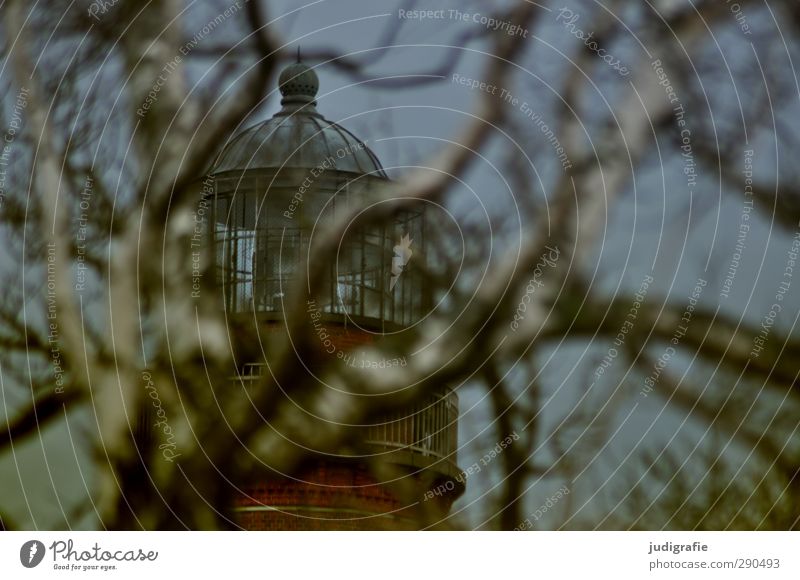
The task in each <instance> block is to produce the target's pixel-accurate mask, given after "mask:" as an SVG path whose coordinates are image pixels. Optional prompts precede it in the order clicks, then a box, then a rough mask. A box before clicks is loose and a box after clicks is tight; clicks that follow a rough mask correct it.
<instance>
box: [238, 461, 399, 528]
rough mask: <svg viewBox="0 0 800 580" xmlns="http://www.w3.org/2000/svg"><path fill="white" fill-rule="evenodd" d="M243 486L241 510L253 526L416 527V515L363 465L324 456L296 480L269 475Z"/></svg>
mask: <svg viewBox="0 0 800 580" xmlns="http://www.w3.org/2000/svg"><path fill="white" fill-rule="evenodd" d="M244 491H245V494H246V495H245V494H242V495H241V496H240V497H239V498H237V501H236V510H237V516H238V521H239V524H240V525H241V526H242V527H243V528H245V529H248V530H382V529H413V528H414V527H415V521H414V520H413V517H412V516H411V514H408V513H406V514H405V515H404V514H403V513H402V508H403V506H402V504H401V503H400V502H399V501H398V500H397V499H396V498H395V497H393V496H392V494H391V493H389V491H388V490H387V489H386V488H385V487H383V486H381V485H378V484H376V483H375V479H374V478H373V477H372V476H371V475H370V474H369V472H368V471H367V469H366V468H365V467H364V466H363V465H359V464H347V463H335V462H328V461H319V462H317V463H316V464H315V465H313V466H311V467H309V468H307V469H305V470H303V471H301V472H300V473H299V474H298V475H297V476H296V478H295V479H289V478H275V479H265V480H264V481H261V482H258V483H255V484H252V485H250V486H247V487H245V489H244ZM247 496H249V497H247ZM265 507H266V508H276V509H264V508H265Z"/></svg>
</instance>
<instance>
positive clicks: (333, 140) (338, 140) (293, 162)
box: [210, 61, 387, 178]
mask: <svg viewBox="0 0 800 580" xmlns="http://www.w3.org/2000/svg"><path fill="white" fill-rule="evenodd" d="M278 83H279V85H280V91H281V94H282V95H283V99H281V105H282V106H283V108H282V109H281V110H280V111H279V112H278V113H276V114H275V116H274V117H272V118H271V119H268V120H267V121H264V122H262V123H258V124H256V125H253V126H252V127H250V128H248V129H245V130H244V131H242V132H241V133H239V134H238V135H236V136H235V137H233V138H232V139H231V140H230V141H229V142H228V144H227V145H226V146H225V148H224V149H223V150H222V151H221V152H220V154H219V155H218V156H217V159H216V161H215V162H214V164H213V166H212V168H211V170H210V173H222V172H224V171H236V170H244V169H279V168H302V169H313V168H316V167H321V166H323V164H324V166H325V167H333V168H335V169H336V170H338V171H347V172H351V173H359V174H370V175H374V176H376V177H382V178H386V177H387V176H386V173H385V172H384V170H383V167H381V163H380V161H378V158H377V157H376V156H375V154H374V153H373V152H372V151H371V150H370V149H369V148H368V147H367V146H366V145H365V144H364V142H363V141H361V140H359V139H358V138H357V137H356V136H355V135H353V134H352V133H351V132H350V131H348V130H347V129H345V128H344V127H342V126H340V125H337V124H336V123H334V122H332V121H328V120H327V119H325V118H324V117H323V116H322V115H320V114H319V113H318V112H317V107H316V105H317V103H316V101H315V97H316V95H317V90H318V89H319V79H318V78H317V74H316V73H315V72H314V70H313V69H311V68H309V67H308V66H306V65H305V64H304V63H302V62H299V61H298V62H296V63H293V64H291V65H289V66H288V67H286V68H285V69H283V71H282V72H281V74H280V76H279V78H278Z"/></svg>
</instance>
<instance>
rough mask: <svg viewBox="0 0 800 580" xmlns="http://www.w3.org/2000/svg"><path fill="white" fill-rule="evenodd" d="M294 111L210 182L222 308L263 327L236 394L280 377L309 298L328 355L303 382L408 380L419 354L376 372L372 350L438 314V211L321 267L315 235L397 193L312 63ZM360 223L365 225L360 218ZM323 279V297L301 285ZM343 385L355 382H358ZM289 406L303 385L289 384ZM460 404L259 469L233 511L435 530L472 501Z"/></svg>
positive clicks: (441, 399) (314, 335)
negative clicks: (460, 458)
mask: <svg viewBox="0 0 800 580" xmlns="http://www.w3.org/2000/svg"><path fill="white" fill-rule="evenodd" d="M278 82H279V89H280V93H281V96H282V99H281V108H280V110H279V111H277V112H276V113H275V114H274V116H272V117H271V118H270V119H268V120H266V121H263V122H261V123H258V124H256V125H254V126H252V127H249V128H247V129H245V130H243V131H242V132H240V133H238V134H237V135H235V136H234V137H232V138H231V139H230V140H229V141H228V142H227V144H226V145H225V146H224V147H223V148H222V150H221V151H220V153H219V154H218V156H217V157H216V160H215V161H214V163H213V165H212V166H211V168H210V170H209V171H208V174H207V175H206V177H205V181H204V183H206V184H208V188H210V192H211V193H212V195H213V203H211V204H210V205H211V206H212V214H213V218H212V219H211V220H210V227H209V231H208V232H207V234H208V241H209V247H210V250H211V255H212V256H213V260H214V263H215V271H216V276H215V287H216V295H218V296H219V300H218V303H219V307H220V308H222V309H224V311H225V316H226V318H227V319H228V320H231V321H237V323H238V324H246V325H252V327H253V328H254V330H255V334H256V335H257V336H258V337H259V340H258V342H259V345H258V348H254V347H253V345H252V344H250V345H234V348H235V349H237V354H236V356H237V360H236V376H235V377H233V378H232V380H231V383H232V386H231V388H245V389H255V388H258V385H259V382H260V379H261V377H263V376H264V374H265V373H267V372H269V371H268V369H269V362H270V358H269V357H270V352H271V350H270V345H271V343H273V342H275V341H277V340H278V337H282V336H283V335H282V334H281V333H283V332H285V330H286V324H285V321H286V318H285V309H286V308H288V307H289V305H290V304H296V303H297V298H298V296H297V294H298V293H301V294H303V297H302V298H303V300H302V302H303V303H304V304H305V313H304V315H305V320H304V325H303V328H304V332H305V333H306V334H305V337H304V340H306V341H307V343H308V344H311V345H312V346H313V350H314V351H315V356H314V357H312V358H311V359H309V360H303V361H298V365H297V366H298V373H305V374H304V376H305V377H306V378H308V377H312V380H322V379H321V376H320V375H318V374H317V370H318V369H319V368H322V367H323V366H324V365H329V364H338V365H343V366H344V367H346V368H347V370H348V372H358V371H359V369H372V370H373V371H374V370H375V369H394V370H397V367H403V366H405V365H407V364H408V361H409V357H410V356H412V353H404V352H397V353H396V354H393V355H392V356H391V357H386V358H380V360H375V357H374V356H373V357H372V358H370V356H367V355H365V354H364V353H365V352H375V349H368V348H367V347H368V346H375V345H380V344H381V341H386V340H388V339H391V340H393V341H394V344H402V334H403V333H404V332H406V331H408V329H410V328H413V326H414V325H415V324H416V323H418V322H419V321H420V320H422V319H423V318H424V317H425V316H426V315H427V314H428V313H429V312H430V311H431V308H432V303H433V297H432V296H431V295H430V291H429V289H428V288H427V286H428V284H426V282H425V278H426V264H427V262H426V260H427V255H426V242H427V240H426V234H427V228H428V227H429V225H428V222H429V220H430V215H429V211H430V210H429V208H427V207H426V205H425V204H424V203H420V204H419V206H417V207H413V208H409V207H408V206H404V207H403V209H400V210H396V211H393V212H391V218H390V219H388V220H387V219H386V218H385V216H384V217H382V218H381V219H380V220H369V219H362V220H356V221H354V222H353V224H351V226H350V227H348V228H347V232H346V233H345V235H344V236H343V238H342V239H341V240H340V241H339V247H338V249H337V252H336V257H335V259H332V260H330V261H328V262H327V263H323V264H317V263H310V261H309V255H310V253H309V246H310V243H311V240H312V239H313V236H314V235H316V233H317V232H318V231H319V230H320V228H321V227H323V226H324V225H325V224H328V223H331V221H332V220H335V219H336V218H337V217H341V215H342V214H343V213H346V212H352V211H353V210H354V209H357V210H363V216H364V217H365V218H366V217H368V216H369V212H370V211H371V210H372V209H373V208H376V207H378V206H379V205H380V204H381V203H383V201H382V200H381V199H380V198H379V196H378V195H377V192H379V191H380V190H381V189H382V188H385V187H386V185H387V184H388V183H389V182H390V180H389V177H388V176H387V173H386V172H385V171H384V169H383V166H382V165H381V163H380V161H379V160H378V158H377V157H376V155H375V154H374V153H373V151H372V150H371V149H370V147H369V146H368V145H367V143H365V142H364V141H362V140H360V139H359V138H357V137H356V136H355V135H353V133H351V132H350V131H348V130H347V129H345V128H344V127H343V126H341V125H339V124H337V123H335V122H332V121H329V120H327V119H326V118H325V117H323V116H322V114H321V113H320V112H319V111H318V109H317V100H316V99H317V94H318V90H319V79H318V77H317V74H316V72H315V71H314V70H313V69H312V68H310V67H309V66H307V65H306V64H305V63H303V62H301V61H300V59H299V58H298V61H297V62H295V63H292V64H290V65H289V66H287V67H286V68H285V69H284V70H283V71H282V72H281V74H280V76H279V79H278ZM356 213H358V212H356ZM304 271H305V272H309V271H313V272H315V273H316V274H318V275H319V279H321V283H320V284H318V285H317V286H318V287H319V290H317V291H315V292H314V293H313V294H311V293H309V290H308V288H305V287H303V286H302V285H301V284H299V283H298V280H299V279H300V278H301V274H302V273H304ZM342 376H345V377H346V376H347V374H346V373H344V374H343V375H342ZM281 388H282V390H283V391H284V394H285V396H286V397H291V396H292V392H291V385H281ZM457 425H458V398H457V396H456V393H454V392H453V391H452V390H450V389H449V388H448V387H447V386H444V385H443V386H442V387H441V388H439V389H436V390H434V391H431V392H428V393H426V394H425V396H424V397H423V398H421V399H416V400H415V403H414V404H413V405H411V406H409V407H407V408H402V409H399V410H398V409H395V410H392V411H391V412H384V413H382V414H381V415H380V416H378V417H377V418H374V419H371V420H370V422H369V423H368V424H363V425H361V424H360V425H350V426H347V427H346V428H347V429H348V433H349V434H350V436H349V437H348V438H347V440H348V443H347V445H345V446H343V448H342V449H337V450H335V452H331V450H329V449H325V450H322V449H320V450H316V449H303V450H302V451H303V456H304V457H306V458H307V459H306V461H304V462H302V464H300V465H298V466H297V468H296V469H293V470H291V472H277V471H276V470H274V469H271V468H268V467H267V465H268V464H269V462H268V461H265V462H264V463H265V467H264V468H263V469H256V470H254V472H253V473H251V474H249V475H248V477H247V478H246V481H242V482H237V485H238V489H239V490H240V493H239V494H238V495H237V497H236V498H235V500H234V504H235V505H234V507H233V509H234V512H235V515H236V519H237V522H238V524H239V525H240V527H242V528H244V529H249V530H384V529H420V528H425V527H431V526H434V527H435V525H436V522H438V521H441V520H442V519H443V518H444V517H445V516H446V515H447V513H448V511H449V510H450V507H451V504H452V502H453V501H454V500H455V499H456V498H457V497H458V496H459V495H460V494H461V493H463V491H464V478H463V477H462V472H461V471H460V470H459V468H458V464H457V448H458V445H457V434H458V427H457Z"/></svg>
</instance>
